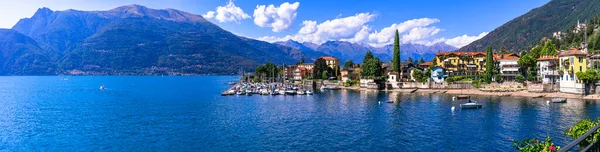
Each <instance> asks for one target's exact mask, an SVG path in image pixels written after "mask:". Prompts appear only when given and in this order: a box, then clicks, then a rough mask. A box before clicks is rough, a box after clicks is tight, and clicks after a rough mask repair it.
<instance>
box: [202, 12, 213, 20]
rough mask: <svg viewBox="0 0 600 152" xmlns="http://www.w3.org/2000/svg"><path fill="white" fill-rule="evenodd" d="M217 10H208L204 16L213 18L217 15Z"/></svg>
mask: <svg viewBox="0 0 600 152" xmlns="http://www.w3.org/2000/svg"><path fill="white" fill-rule="evenodd" d="M215 13H216V12H215V11H208V12H206V14H204V15H202V17H204V18H207V19H211V18H213V17H215Z"/></svg>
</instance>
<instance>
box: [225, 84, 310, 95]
mask: <svg viewBox="0 0 600 152" xmlns="http://www.w3.org/2000/svg"><path fill="white" fill-rule="evenodd" d="M229 84H230V85H232V87H231V88H229V89H227V90H225V91H224V92H223V93H221V96H229V95H246V96H252V95H255V94H256V95H273V96H275V95H312V94H313V93H314V92H313V88H312V87H308V86H304V85H297V84H286V83H280V82H272V83H251V82H239V83H233V84H232V83H229Z"/></svg>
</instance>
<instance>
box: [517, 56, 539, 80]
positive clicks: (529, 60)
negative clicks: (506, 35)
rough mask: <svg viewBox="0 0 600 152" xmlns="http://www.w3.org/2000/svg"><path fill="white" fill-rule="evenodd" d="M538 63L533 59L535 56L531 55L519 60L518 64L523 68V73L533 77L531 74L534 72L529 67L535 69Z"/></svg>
mask: <svg viewBox="0 0 600 152" xmlns="http://www.w3.org/2000/svg"><path fill="white" fill-rule="evenodd" d="M536 63H537V60H536V59H535V58H533V56H531V55H530V54H529V53H528V54H525V55H523V56H521V58H519V60H517V64H519V65H520V66H521V67H523V72H525V74H526V75H531V73H532V72H533V71H532V68H528V67H535V66H536Z"/></svg>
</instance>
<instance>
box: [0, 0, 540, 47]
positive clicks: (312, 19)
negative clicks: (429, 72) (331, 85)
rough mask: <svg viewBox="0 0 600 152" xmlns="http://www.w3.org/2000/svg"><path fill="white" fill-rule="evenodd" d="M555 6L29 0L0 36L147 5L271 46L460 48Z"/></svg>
mask: <svg viewBox="0 0 600 152" xmlns="http://www.w3.org/2000/svg"><path fill="white" fill-rule="evenodd" d="M548 1H549V0H527V1H522V0H503V1H481V0H457V1H449V0H406V1H405V0H379V1H375V0H373V1H363V0H346V1H338V0H335V1H334V0H300V1H284V0H237V1H229V0H199V1H193V0H104V1H92V0H52V1H50V0H23V1H4V2H3V5H2V6H0V28H10V27H12V26H13V25H14V24H15V23H16V22H17V21H18V20H19V19H20V18H26V17H30V16H32V15H33V14H34V13H35V11H36V10H37V8H40V7H48V8H50V9H52V10H66V9H77V10H108V9H111V8H115V7H118V6H122V5H127V4H140V5H144V6H147V7H149V8H157V9H162V8H175V9H179V10H183V11H186V12H190V13H194V14H199V15H204V16H205V17H206V18H207V19H208V20H210V21H211V22H213V23H215V24H217V25H219V26H221V27H222V28H224V29H226V30H228V31H231V32H233V33H235V34H238V35H240V36H245V37H251V38H257V39H261V40H265V41H282V40H287V39H294V40H297V41H301V42H313V43H317V44H319V43H323V42H325V41H328V40H342V41H350V42H356V43H362V44H370V45H372V46H382V45H385V44H389V43H391V40H392V35H393V31H394V30H395V29H399V30H400V32H401V34H400V35H401V40H402V43H419V44H427V45H430V44H434V43H438V42H442V43H446V44H450V45H453V46H456V47H460V46H463V45H466V44H468V43H470V42H471V41H474V40H476V39H478V38H480V37H482V36H484V35H485V34H486V33H487V32H490V31H492V30H493V29H495V28H496V27H498V26H500V25H502V24H504V23H505V22H507V21H509V20H511V19H513V18H515V17H517V16H519V15H522V14H524V13H526V12H528V11H529V10H531V9H533V8H536V7H539V6H542V5H543V4H545V3H547V2H548ZM263 5H264V6H263ZM271 5H272V6H271ZM218 7H220V9H218ZM211 11H212V12H213V13H208V12H211ZM219 14H220V15H219ZM294 14H295V15H294Z"/></svg>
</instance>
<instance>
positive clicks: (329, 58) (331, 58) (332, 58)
mask: <svg viewBox="0 0 600 152" xmlns="http://www.w3.org/2000/svg"><path fill="white" fill-rule="evenodd" d="M321 58H322V59H323V60H337V58H334V57H332V56H322V57H321Z"/></svg>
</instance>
